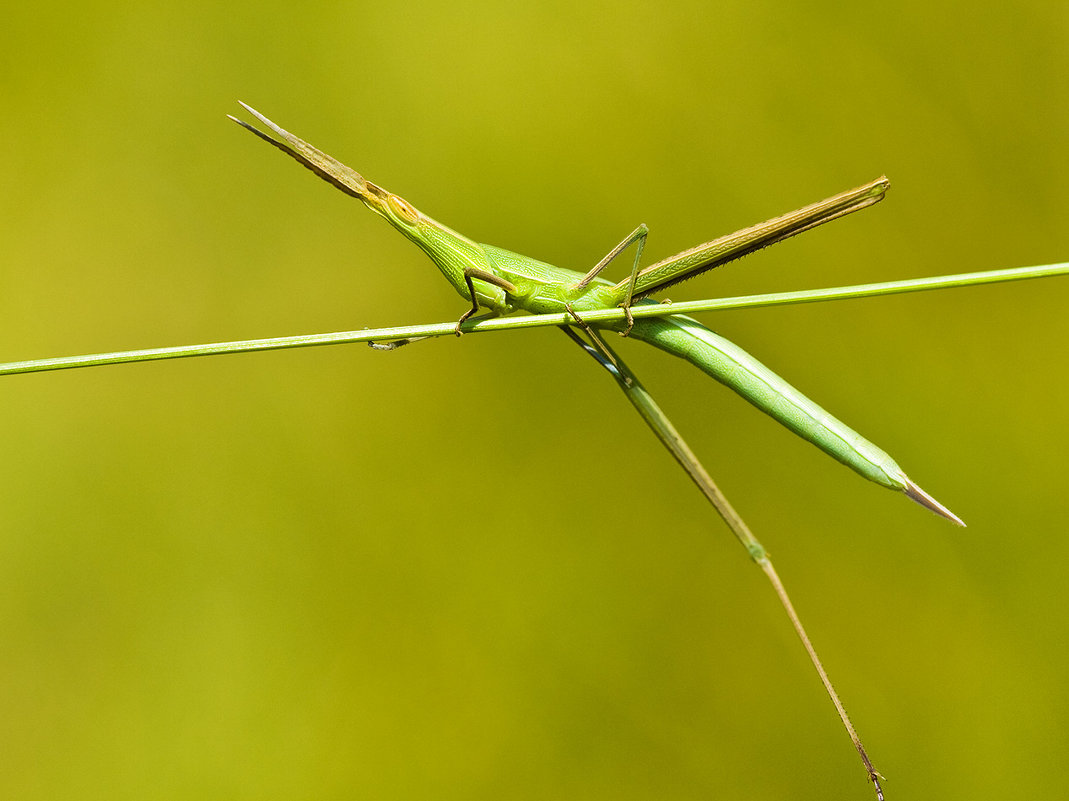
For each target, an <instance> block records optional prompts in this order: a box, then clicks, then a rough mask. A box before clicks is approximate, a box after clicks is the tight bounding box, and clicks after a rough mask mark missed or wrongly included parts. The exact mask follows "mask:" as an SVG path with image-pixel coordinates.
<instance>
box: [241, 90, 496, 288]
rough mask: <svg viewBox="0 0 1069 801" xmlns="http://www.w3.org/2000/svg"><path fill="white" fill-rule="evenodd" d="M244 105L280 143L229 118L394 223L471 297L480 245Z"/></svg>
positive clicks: (482, 259) (479, 264) (479, 262)
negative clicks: (469, 281)
mask: <svg viewBox="0 0 1069 801" xmlns="http://www.w3.org/2000/svg"><path fill="white" fill-rule="evenodd" d="M241 105H242V106H243V107H244V108H245V110H246V111H248V112H249V113H250V114H252V115H253V116H254V117H256V119H258V120H259V121H260V122H262V123H263V124H264V125H265V126H266V127H267V128H268V129H270V130H271V131H272V132H274V133H275V134H277V136H278V137H279V138H278V139H276V138H275V137H274V136H271V135H270V134H268V133H265V132H263V131H261V130H258V129H257V128H254V127H253V126H252V125H250V124H249V123H247V122H244V121H243V120H239V119H237V118H236V117H230V119H232V120H233V121H234V122H236V123H237V124H238V125H240V126H241V127H243V128H245V129H246V130H248V131H251V132H252V133H254V134H256V135H257V136H258V137H260V138H261V139H263V140H264V141H265V142H267V143H268V144H269V145H272V146H274V147H277V148H278V149H279V150H281V151H282V152H283V153H285V154H287V155H288V156H291V157H293V158H294V159H296V160H297V161H298V162H299V163H300V164H302V165H304V166H305V167H307V168H308V169H309V170H311V171H312V172H314V173H315V174H316V175H318V176H319V177H320V178H322V179H323V180H324V181H326V182H327V183H330V184H333V185H334V186H336V187H337V188H338V189H340V190H341V191H342V192H344V193H345V194H347V195H350V196H352V197H355V198H357V199H359V200H360V201H361V202H363V204H364V205H365V206H367V207H368V208H369V209H371V210H372V211H373V212H375V213H376V214H379V215H381V216H382V217H385V218H386V219H387V220H389V222H390V224H391V225H393V227H394V228H396V229H397V230H398V231H400V232H401V233H403V234H404V235H405V236H406V237H408V238H409V239H411V240H412V241H413V242H415V243H416V244H417V245H419V246H420V248H422V249H423V251H424V252H425V253H426V254H427V255H428V256H430V257H431V259H433V260H434V262H435V264H437V265H438V268H439V269H440V270H441V271H442V273H443V274H444V275H445V277H446V278H447V279H449V281H450V283H452V284H453V286H454V287H456V289H457V291H458V292H460V294H461V295H463V296H464V297H467V290H466V289H465V283H464V268H465V267H466V266H473V267H483V266H484V263H485V254H483V252H482V248H481V247H480V246H479V245H478V244H477V243H475V242H473V241H471V240H470V239H468V238H467V237H466V236H464V235H462V234H458V233H457V232H456V231H454V230H452V229H451V228H448V227H446V226H444V225H442V224H441V223H439V222H437V221H436V220H433V219H431V218H430V217H428V216H426V215H425V214H423V213H421V212H420V211H419V210H418V209H416V208H415V207H413V206H412V204H411V203H409V202H408V201H407V200H405V199H404V198H402V197H399V196H397V195H395V194H393V193H392V192H389V191H387V190H385V189H383V188H382V187H381V186H377V185H376V184H373V183H371V181H368V180H367V179H365V178H364V176H362V175H361V174H360V173H358V172H357V171H356V170H354V169H353V168H352V167H347V166H346V165H344V164H342V163H341V162H340V161H338V160H337V159H336V158H334V157H333V156H329V155H327V154H326V153H324V152H323V151H322V150H319V149H318V148H315V147H313V146H312V145H310V144H308V143H307V142H305V141H304V140H303V139H301V138H300V137H298V136H294V135H293V134H291V133H290V132H289V131H287V130H284V129H283V128H280V127H279V126H278V125H276V124H275V123H273V122H271V120H269V119H268V118H267V117H265V116H264V115H263V114H261V113H260V112H258V111H257V110H256V109H254V108H252V107H250V106H247V105H245V104H244V103H242V104H241ZM227 116H230V115H227Z"/></svg>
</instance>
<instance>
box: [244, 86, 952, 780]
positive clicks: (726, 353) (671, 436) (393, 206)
mask: <svg viewBox="0 0 1069 801" xmlns="http://www.w3.org/2000/svg"><path fill="white" fill-rule="evenodd" d="M242 106H244V108H245V109H246V110H247V111H248V112H249V113H250V114H252V115H253V116H255V117H256V118H257V119H258V120H259V121H260V122H261V123H262V124H263V125H264V126H266V127H267V128H268V129H269V130H270V131H271V132H273V134H274V136H272V135H271V134H269V133H265V132H264V131H261V130H259V129H257V128H255V127H253V126H252V125H250V124H248V123H246V122H244V121H242V120H239V119H237V118H236V117H230V119H232V120H234V122H236V123H238V124H239V125H241V126H242V127H244V128H246V129H247V130H249V131H251V132H252V133H254V134H255V135H256V136H258V137H259V138H261V139H263V140H264V141H265V142H267V143H269V144H271V145H273V146H274V147H277V148H278V149H279V150H281V151H283V152H284V153H286V154H287V155H289V156H292V157H293V158H294V159H296V160H297V161H298V162H299V163H300V164H302V165H304V166H305V167H307V168H308V169H310V170H311V171H312V172H314V173H315V174H316V175H318V176H319V177H320V178H322V179H324V180H325V181H327V182H328V183H331V184H333V185H334V186H336V187H337V188H338V189H340V190H341V191H342V192H345V193H346V194H347V195H351V196H352V197H355V198H357V199H359V200H360V201H362V202H363V203H364V205H365V206H367V207H368V208H369V209H371V210H372V211H374V212H375V213H376V214H379V215H380V216H382V217H385V218H386V219H387V220H388V221H389V222H390V224H391V225H393V227H394V228H396V229H397V230H398V231H400V232H401V233H402V234H404V235H405V236H406V237H408V238H409V239H410V240H412V241H413V242H415V243H416V244H417V245H418V246H419V247H420V248H421V249H422V250H423V251H424V252H425V253H426V254H427V255H428V256H430V258H431V260H432V261H433V262H434V263H435V264H436V265H437V266H438V269H439V270H441V272H442V274H443V275H444V276H445V278H446V280H448V281H449V283H450V284H452V285H453V288H454V289H456V291H457V292H458V293H459V294H460V296H461V297H463V298H464V299H465V300H467V301H468V302H469V303H470V304H471V307H470V308H469V309H468V310H466V311H465V312H464V314H463V315H462V316H461V317H460V319H459V320H458V321H457V323H456V326H455V327H454V331H455V333H456V335H457V336H460V335H461V333H462V331H461V325H462V324H463V323H464V322H465V321H466V320H468V319H469V318H471V317H473V316H474V315H476V314H478V313H479V311H480V310H481V309H486V310H487V311H488V315H487V316H491V317H493V316H499V315H507V314H510V313H512V312H517V311H527V312H530V313H532V314H562V313H566V314H567V315H568V316H569V317H570V318H571V319H572V320H573V321H574V323H575V325H576V326H577V327H578V328H581V329H582V330H584V331H585V332H586V334H587V336H588V338H589V342H587V341H584V340H583V339H582V338H581V337H580V336H579V335H578V334H577V333H575V332H574V331H573V330H572V328H570V327H563V328H562V330H564V331H565V333H567V334H568V335H569V336H570V337H572V338H573V339H574V340H575V341H576V342H577V343H578V344H579V345H580V346H582V347H583V348H584V349H585V350H586V351H587V352H588V353H589V354H590V355H591V356H593V357H594V358H595V359H596V360H597V361H598V362H599V363H600V364H601V365H602V366H603V367H605V368H606V369H607V370H609V372H610V373H612V375H613V376H614V377H615V378H616V380H617V381H618V383H619V384H620V386H621V388H622V389H623V390H624V392H625V394H626V395H627V396H628V399H629V400H630V401H631V402H632V403H633V404H634V405H635V407H636V409H638V411H639V413H640V414H642V416H643V418H644V419H645V420H646V422H647V424H649V425H650V427H651V428H652V429H653V431H654V433H655V434H656V435H657V436H658V437H659V438H660V439H661V441H662V443H663V444H664V445H665V446H666V447H667V448H668V450H669V451H670V452H671V453H672V455H673V456H674V457H675V458H676V460H677V461H678V462H679V463H680V465H682V466H683V468H684V469H685V470H686V471H687V472H688V474H689V475H690V477H691V478H692V479H693V480H694V482H695V483H696V484H697V485H698V487H699V488H700V489H701V490H702V491H703V492H704V493H705V495H706V497H707V498H708V499H709V501H710V502H711V503H712V504H713V506H714V507H715V508H716V509H717V511H718V512H719V513H720V515H721V516H722V517H723V518H724V520H725V522H727V523H728V525H729V527H731V528H732V530H733V531H734V533H735V535H736V536H737V537H738V538H739V540H740V541H741V542H742V543H743V545H744V546H745V547H746V548H747V550H748V551H749V553H750V556H751V557H752V558H753V560H754V561H755V562H756V563H757V564H758V565H759V566H760V567H761V568H762V570H764V572H765V574H766V576H767V577H768V579H769V581H770V582H771V583H772V586H773V588H774V590H775V592H776V594H777V595H778V596H779V599H780V602H781V603H782V604H783V607H784V609H785V610H786V612H787V615H788V617H789V618H790V619H791V623H792V625H793V626H794V628H795V631H796V633H797V634H798V636H799V638H800V639H801V641H802V644H803V646H804V647H805V649H806V651H807V653H808V655H809V657H810V659H811V661H812V662H813V665H814V667H815V668H816V670H817V673H818V674H819V676H820V678H821V681H822V682H823V684H824V687H825V689H826V690H827V691H828V694H829V695H830V697H831V700H832V702H833V704H834V705H835V707H836V710H837V712H838V713H839V717H840V719H841V720H842V722H843V725H844V726H845V727H846V730H847V733H848V734H849V735H850V738H851V740H852V741H853V744H854V747H855V748H856V749H857V751H858V753H859V755H860V756H861V759H862V762H863V763H864V765H865V769H866V771H867V773H868V777H869V779H870V780H871V781H872V782H873V784H874V786H875V788H876V794H877V798H878V799H879V801H883V790H882V787H881V786H880V778H881V777H880V774H879V773H878V772H877V771H876V769H875V768H874V767H873V765H872V762H871V761H870V760H869V757H868V754H867V753H866V752H865V748H864V747H863V746H862V744H861V740H860V739H859V738H858V735H857V732H856V731H855V730H854V727H853V725H852V724H851V723H850V720H849V718H848V716H847V714H846V710H845V708H844V707H843V705H842V703H841V702H840V700H839V697H838V695H837V693H836V691H835V689H834V687H833V686H832V684H831V681H830V679H829V678H828V676H827V673H826V672H825V670H824V667H823V665H822V664H821V662H820V659H819V657H818V656H817V654H816V651H815V649H814V648H813V646H812V644H811V643H810V641H809V637H808V635H807V634H806V632H805V629H804V627H803V626H802V623H801V620H800V619H799V617H798V615H797V613H796V612H795V610H794V607H793V605H792V604H791V601H790V598H789V597H788V595H787V592H786V590H785V589H784V587H783V584H782V582H781V581H780V579H779V576H778V575H777V574H776V571H775V568H774V567H773V566H772V563H771V561H770V560H769V558H768V556H767V554H766V553H765V550H764V548H763V547H762V546H761V544H760V543H759V542H758V541H757V540H756V538H754V536H753V535H752V533H751V532H750V530H749V528H748V527H747V526H746V524H745V523H744V522H743V521H742V519H741V518H739V517H738V515H737V514H736V513H735V511H734V509H732V507H731V505H730V504H729V503H728V502H727V499H726V498H724V497H723V495H722V494H721V493H720V491H719V489H718V488H717V487H716V485H715V484H714V483H713V481H712V479H711V478H710V477H709V475H708V473H706V472H705V469H704V468H703V467H702V466H701V463H700V462H699V461H698V460H697V458H696V457H695V456H694V454H693V453H692V452H691V451H690V449H689V448H688V447H687V445H686V444H685V443H684V442H683V440H682V438H681V437H680V436H679V435H678V433H677V432H676V430H675V428H674V427H673V426H672V425H671V423H670V422H669V421H668V419H667V418H666V417H665V416H664V414H663V412H661V410H660V409H659V408H658V407H657V405H656V404H655V403H654V402H653V400H652V398H651V397H650V396H649V395H648V393H646V392H645V390H644V389H643V388H642V386H641V385H640V384H639V383H638V381H637V379H636V378H635V377H634V375H633V374H632V373H631V372H630V370H629V368H627V366H626V365H625V364H624V363H623V362H622V361H621V360H620V359H619V357H618V356H617V355H616V354H615V352H614V351H613V349H612V348H611V347H610V346H609V344H608V343H607V342H606V340H605V339H604V338H603V337H602V336H601V333H600V332H601V331H603V330H615V331H617V332H618V333H620V334H622V335H624V336H629V337H631V338H633V339H638V340H642V341H643V342H648V343H649V344H651V345H653V346H654V347H657V348H660V349H661V350H663V351H666V352H668V353H671V354H672V355H674V356H679V357H680V358H683V359H686V360H687V361H689V362H691V363H693V364H694V365H696V366H697V367H699V368H700V369H701V370H703V371H704V372H706V373H707V374H709V375H710V376H712V377H713V378H715V379H716V380H717V381H719V382H721V383H722V384H724V385H726V386H728V387H730V388H731V389H733V390H734V391H735V392H737V393H738V394H739V395H741V396H742V397H743V398H745V399H746V400H748V401H749V402H750V403H752V404H753V405H755V406H757V407H758V408H759V409H761V410H762V411H764V412H766V413H767V414H769V415H770V416H772V417H773V418H775V419H776V420H778V421H779V422H780V423H782V424H783V425H785V426H786V427H787V428H789V429H790V430H792V431H794V432H795V433H796V434H798V435H799V436H801V437H803V438H805V439H807V440H809V441H810V442H812V443H813V444H814V445H816V446H817V447H818V448H820V449H821V450H823V451H824V452H826V453H828V454H829V455H831V456H833V457H834V458H835V459H838V460H839V461H840V462H842V463H843V464H845V465H847V466H848V467H850V468H852V469H853V470H855V471H856V472H857V473H859V474H861V475H862V476H864V477H865V478H867V479H869V480H871V481H874V482H876V483H877V484H880V485H881V486H884V487H888V488H890V489H894V490H898V491H899V492H902V493H904V494H905V495H906V496H907V497H909V498H911V499H912V500H914V501H916V502H917V503H919V504H921V505H923V506H925V507H927V508H928V509H930V510H932V511H933V512H935V513H937V514H939V515H942V516H943V517H945V518H947V519H948V520H951V521H953V522H954V523H957V524H958V525H961V526H963V525H965V524H964V523H963V522H962V521H961V519H960V518H958V517H957V516H956V515H955V514H954V513H953V512H951V511H950V510H949V509H947V508H946V507H945V506H943V505H942V504H940V503H939V502H938V501H936V500H935V499H934V498H933V497H932V496H931V495H929V494H928V493H926V492H925V491H924V490H922V489H921V488H920V487H919V486H917V485H916V484H915V483H914V482H913V481H912V480H910V479H909V477H908V476H906V474H905V472H904V471H903V470H902V468H901V467H899V466H898V464H897V463H896V462H895V461H894V460H893V459H892V458H891V457H890V456H889V455H888V454H887V453H886V452H884V451H883V450H881V449H880V448H878V447H877V446H876V445H874V444H872V443H871V442H869V441H868V440H867V439H865V438H864V437H862V436H861V435H860V434H858V433H857V432H856V431H854V430H853V429H851V428H850V427H849V426H847V425H846V424H844V423H842V422H841V421H839V420H837V419H836V418H835V417H833V416H832V415H831V414H829V413H828V412H826V411H825V410H824V409H822V408H821V407H820V406H818V405H817V404H816V403H814V402H813V401H811V400H810V399H809V398H807V397H806V396H805V395H803V394H802V393H801V392H799V391H798V390H797V389H795V388H794V387H792V386H791V385H790V384H788V383H787V382H786V381H784V380H783V379H782V378H780V377H779V376H778V375H776V374H775V373H773V372H772V371H771V370H769V369H768V368H767V367H766V366H765V365H763V364H761V363H760V362H759V361H757V360H756V359H755V358H753V357H752V356H751V355H750V354H748V353H746V351H744V350H743V349H742V348H740V347H738V346H737V345H735V344H734V343H732V342H729V341H728V340H726V339H724V338H723V337H721V336H719V335H718V334H716V333H714V332H713V331H710V330H709V329H708V328H706V327H705V326H703V325H701V324H700V323H699V322H697V321H696V320H693V319H691V318H689V317H684V316H682V315H679V314H671V313H665V314H663V315H658V316H643V317H642V318H641V319H636V318H635V317H633V315H632V311H631V309H632V307H633V306H634V305H643V306H649V305H651V304H653V305H658V304H656V301H653V300H650V299H649V296H650V295H652V294H654V293H656V292H658V291H660V290H663V289H665V288H667V287H669V286H672V285H673V284H677V283H679V282H680V281H685V280H687V279H688V278H693V277H695V276H697V275H700V274H701V273H704V272H705V271H707V270H711V269H713V268H714V267H718V266H720V265H722V264H726V263H727V262H730V261H733V260H735V259H738V258H740V257H742V256H745V255H746V254H748V253H752V252H754V251H756V250H759V249H761V248H764V247H767V246H769V245H773V244H775V243H777V242H780V241H783V240H784V239H787V238H789V237H792V236H794V235H796V234H800V233H802V232H803V231H807V230H809V229H810V228H814V227H816V226H818V225H822V224H823V223H826V222H829V221H831V220H834V219H836V218H837V217H842V216H844V215H846V214H850V213H851V212H854V211H858V210H860V209H863V208H866V207H868V206H871V205H873V204H874V203H877V202H879V201H880V200H881V199H882V198H883V196H884V194H885V193H886V192H887V189H888V188H889V186H890V184H889V183H888V181H887V179H886V178H878V179H876V180H875V181H872V182H870V183H868V184H865V185H864V186H860V187H858V188H856V189H851V190H850V191H847V192H843V193H842V194H839V195H835V196H834V197H830V198H828V199H826V200H822V201H820V202H818V203H814V204H812V205H809V206H806V207H804V208H802V209H799V210H797V211H793V212H790V213H789V214H785V215H783V216H780V217H776V218H773V219H771V220H768V221H767V222H764V223H760V224H758V225H755V226H751V227H749V228H745V229H743V230H741V231H737V232H735V233H733V234H729V235H727V236H723V237H720V238H718V239H714V240H712V241H710V242H706V243H704V244H701V245H697V246H695V247H693V248H690V249H689V250H685V251H683V252H682V253H678V254H676V255H675V256H671V257H669V258H667V259H663V260H662V261H659V262H657V263H656V264H653V265H651V266H649V267H646V268H644V269H641V270H640V269H639V265H640V262H641V257H642V250H643V246H644V245H645V241H646V236H647V233H648V229H647V228H646V226H645V225H640V226H638V228H636V229H635V230H634V231H633V232H631V234H629V235H628V236H627V237H626V238H625V239H624V240H623V241H622V242H620V244H619V245H617V246H616V247H615V248H613V249H612V250H611V251H610V252H609V253H608V254H607V255H606V256H605V258H603V259H602V260H601V261H600V262H598V263H597V264H596V265H595V266H594V267H593V268H592V269H591V270H589V271H588V272H586V273H579V272H576V271H574V270H569V269H565V268H561V267H555V266H553V265H551V264H546V263H545V262H541V261H538V260H536V259H532V258H530V257H528V256H523V255H521V254H519V253H514V252H512V251H509V250H505V249H503V248H499V247H495V246H493V245H485V244H480V243H477V242H474V241H473V240H471V239H468V238H467V237H466V236H464V235H462V234H460V233H457V232H456V231H454V230H452V229H450V228H448V227H446V226H444V225H442V224H441V223H439V222H437V221H435V220H433V219H431V218H430V217H428V216H426V215H425V214H423V213H422V212H420V211H418V210H417V209H416V208H415V207H413V206H412V204H410V203H409V202H408V201H406V200H404V199H403V198H401V197H398V196H397V195H395V194H393V193H392V192H389V191H387V190H385V189H383V188H382V187H380V186H378V185H376V184H373V183H371V182H370V181H368V180H366V179H365V178H364V177H363V176H362V175H360V174H359V173H358V172H356V171H355V170H353V169H352V168H350V167H347V166H346V165H344V164H342V163H341V162H339V161H338V160H336V159H334V158H333V157H331V156H329V155H327V154H326V153H323V152H322V151H320V150H318V149H316V148H315V147H313V146H312V145H310V144H308V143H307V142H305V141H304V140H303V139H300V138H299V137H297V136H294V135H293V134H291V133H289V132H288V131H285V130H283V129H282V128H280V127H279V126H277V125H275V123H273V122H272V121H271V120H269V119H267V118H266V117H264V116H263V115H262V114H260V113H259V112H257V111H255V110H254V109H252V108H250V107H249V106H247V105H245V104H244V103H242ZM276 136H277V137H278V138H276ZM632 244H634V245H635V246H636V247H635V257H634V262H633V265H632V269H631V274H630V276H629V277H628V278H626V279H624V280H623V281H620V282H619V283H615V284H613V283H611V282H609V281H607V280H605V279H603V278H601V277H600V275H601V272H602V271H603V270H604V269H605V267H607V266H608V265H609V264H610V263H611V262H612V261H613V260H614V259H615V258H616V257H617V256H619V255H620V254H621V253H622V252H623V251H624V250H625V249H627V248H628V247H630V246H631V245H632ZM614 307H622V308H623V309H624V311H625V312H626V317H625V319H623V320H620V321H616V322H610V323H599V322H587V321H586V320H584V318H583V315H584V314H589V313H591V312H594V311H598V310H604V309H610V308H614ZM410 341H413V340H412V339H401V340H397V341H394V342H392V343H389V344H376V343H374V342H372V343H369V344H372V346H373V347H377V348H380V349H384V350H392V349H394V348H396V347H399V346H400V345H403V344H406V343H408V342H410Z"/></svg>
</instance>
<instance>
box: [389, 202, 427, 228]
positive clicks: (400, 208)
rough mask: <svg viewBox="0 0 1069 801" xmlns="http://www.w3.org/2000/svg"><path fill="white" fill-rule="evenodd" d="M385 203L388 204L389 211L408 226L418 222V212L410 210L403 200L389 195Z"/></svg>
mask: <svg viewBox="0 0 1069 801" xmlns="http://www.w3.org/2000/svg"><path fill="white" fill-rule="evenodd" d="M387 202H388V203H389V204H390V211H392V212H393V213H394V214H396V215H397V216H398V217H400V218H401V219H402V220H404V221H405V222H406V223H408V224H409V225H415V224H416V223H417V222H419V212H418V211H416V210H415V209H414V208H412V206H411V205H409V203H408V201H407V200H405V199H404V198H399V197H397V195H390V196H389V198H388V199H387Z"/></svg>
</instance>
